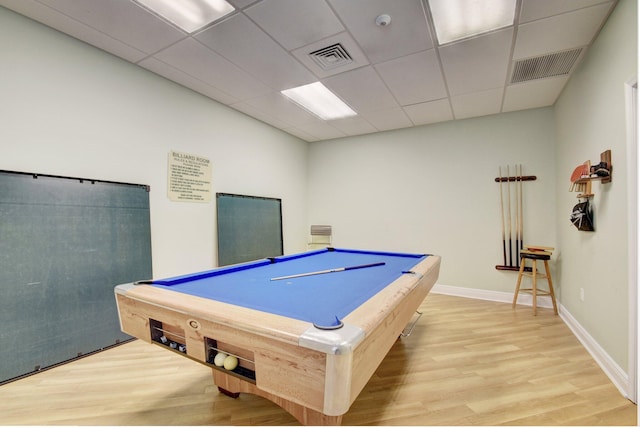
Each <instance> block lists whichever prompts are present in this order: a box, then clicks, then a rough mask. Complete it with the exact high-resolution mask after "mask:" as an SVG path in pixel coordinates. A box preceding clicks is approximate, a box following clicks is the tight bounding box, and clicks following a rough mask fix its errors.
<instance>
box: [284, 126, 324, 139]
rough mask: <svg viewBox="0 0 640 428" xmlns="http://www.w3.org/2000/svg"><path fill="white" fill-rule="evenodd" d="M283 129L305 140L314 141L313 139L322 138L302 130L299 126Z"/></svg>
mask: <svg viewBox="0 0 640 428" xmlns="http://www.w3.org/2000/svg"><path fill="white" fill-rule="evenodd" d="M282 130H283V131H284V132H287V133H289V134H291V135H293V136H294V137H298V138H300V139H301V140H304V141H308V142H312V141H319V140H321V139H320V138H318V137H314V136H313V135H311V134H307V133H306V132H304V131H301V130H299V129H298V128H295V127H288V128H282Z"/></svg>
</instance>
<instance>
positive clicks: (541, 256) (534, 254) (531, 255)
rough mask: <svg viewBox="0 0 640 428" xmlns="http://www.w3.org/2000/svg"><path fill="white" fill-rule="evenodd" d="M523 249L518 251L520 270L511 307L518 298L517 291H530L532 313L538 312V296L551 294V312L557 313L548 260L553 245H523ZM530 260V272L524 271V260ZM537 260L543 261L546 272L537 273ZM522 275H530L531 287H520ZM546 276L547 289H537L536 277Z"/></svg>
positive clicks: (514, 305)
mask: <svg viewBox="0 0 640 428" xmlns="http://www.w3.org/2000/svg"><path fill="white" fill-rule="evenodd" d="M524 248H525V249H523V250H522V251H520V271H519V272H518V282H517V283H516V292H515V294H514V295H513V304H512V305H511V306H512V307H513V308H515V307H516V301H517V300H518V293H520V292H524V293H530V294H531V295H532V296H533V315H537V314H538V313H537V312H538V308H537V306H538V296H551V303H553V312H554V313H555V314H556V315H558V307H557V306H556V295H555V293H554V292H553V282H552V281H551V272H550V271H549V260H550V259H551V252H552V251H553V247H540V246H535V247H534V246H525V247H524ZM527 260H531V272H525V262H526V261H527ZM538 260H542V261H543V262H544V269H545V272H546V274H539V273H538ZM523 276H530V277H531V283H532V284H531V288H522V289H521V288H520V284H521V283H522V277H523ZM538 278H547V282H548V284H549V290H548V291H545V290H538V286H537V279H538Z"/></svg>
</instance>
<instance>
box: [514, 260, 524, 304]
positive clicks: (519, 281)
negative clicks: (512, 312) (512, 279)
mask: <svg viewBox="0 0 640 428" xmlns="http://www.w3.org/2000/svg"><path fill="white" fill-rule="evenodd" d="M524 261H525V258H524V257H522V258H521V259H520V271H519V272H518V281H517V282H516V292H515V293H514V294H513V303H512V304H511V307H512V308H514V309H515V307H516V301H517V300H518V293H519V292H520V284H521V283H522V273H523V272H524Z"/></svg>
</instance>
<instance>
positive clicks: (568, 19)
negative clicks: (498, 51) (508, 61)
mask: <svg viewBox="0 0 640 428" xmlns="http://www.w3.org/2000/svg"><path fill="white" fill-rule="evenodd" d="M610 8H611V3H604V4H599V5H596V6H592V7H588V8H585V9H580V10H577V11H575V12H571V13H565V14H563V15H557V16H553V17H551V18H546V19H541V20H539V21H534V22H530V23H527V24H522V25H520V26H518V40H517V41H516V45H515V49H514V53H513V57H514V59H521V58H529V57H534V56H538V55H542V54H546V53H552V52H559V51H563V50H566V49H570V48H576V47H579V46H585V45H588V44H589V43H590V42H591V40H592V39H593V37H594V36H595V35H596V33H597V31H598V29H599V28H600V25H601V24H602V22H603V21H604V19H605V18H606V17H607V15H608V13H609V9H610Z"/></svg>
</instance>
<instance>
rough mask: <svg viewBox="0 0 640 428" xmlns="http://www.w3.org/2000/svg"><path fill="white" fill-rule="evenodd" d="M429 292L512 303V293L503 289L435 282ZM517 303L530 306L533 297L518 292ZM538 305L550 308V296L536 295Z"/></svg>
mask: <svg viewBox="0 0 640 428" xmlns="http://www.w3.org/2000/svg"><path fill="white" fill-rule="evenodd" d="M431 292H432V293H437V294H447V295H449V296H458V297H468V298H470V299H479V300H490V301H492V302H502V303H513V293H508V292H505V291H492V290H480V289H477V288H466V287H458V286H455V285H444V284H435V285H434V286H433V288H432V289H431ZM517 304H518V305H525V306H532V305H533V297H532V296H531V295H530V294H518V301H517ZM538 306H539V307H541V308H552V307H553V304H552V303H551V298H550V297H549V296H541V297H538Z"/></svg>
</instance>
